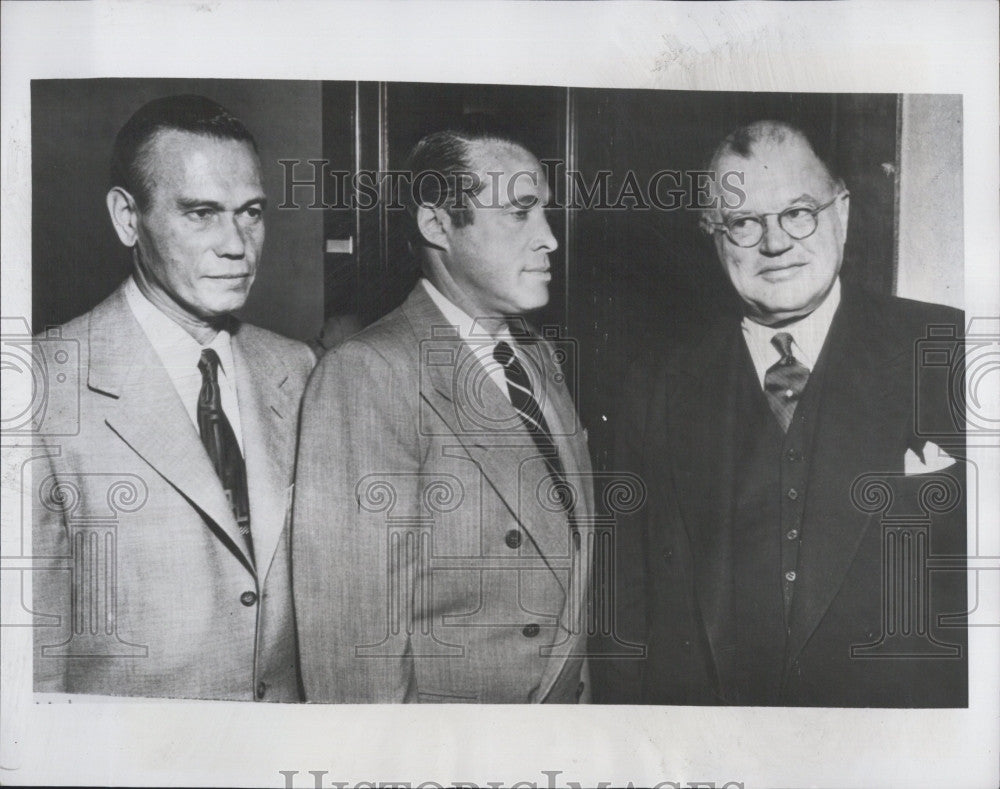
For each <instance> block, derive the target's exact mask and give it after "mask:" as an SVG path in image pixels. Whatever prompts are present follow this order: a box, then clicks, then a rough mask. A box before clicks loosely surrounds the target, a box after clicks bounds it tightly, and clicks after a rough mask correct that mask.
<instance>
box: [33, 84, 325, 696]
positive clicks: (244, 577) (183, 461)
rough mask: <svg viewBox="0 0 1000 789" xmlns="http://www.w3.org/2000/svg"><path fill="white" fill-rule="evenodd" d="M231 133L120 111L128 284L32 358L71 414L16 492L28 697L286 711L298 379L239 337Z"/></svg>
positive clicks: (282, 352)
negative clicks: (27, 624)
mask: <svg viewBox="0 0 1000 789" xmlns="http://www.w3.org/2000/svg"><path fill="white" fill-rule="evenodd" d="M265 202H266V200H265V195H264V187H263V179H262V177H261V171H260V162H259V160H258V156H257V150H256V143H255V142H254V140H253V138H252V137H251V135H250V132H249V131H247V129H246V127H245V126H244V125H243V124H242V123H241V122H240V121H239V120H238V119H237V118H235V117H233V116H232V115H231V114H230V113H229V112H227V111H226V110H225V109H224V108H222V107H220V106H219V105H218V104H215V103H214V102H212V101H210V100H208V99H206V98H203V97H201V96H168V97H166V98H162V99H157V100H155V101H152V102H149V103H148V104H146V105H145V106H143V107H142V108H140V109H139V110H138V111H137V112H136V113H135V114H134V115H133V116H132V118H131V119H130V120H129V121H128V122H127V123H126V124H125V125H124V126H123V127H122V129H121V131H120V132H119V133H118V137H117V139H116V141H115V149H114V155H113V162H112V183H111V189H110V190H109V192H108V194H107V206H108V211H109V213H110V215H111V221H112V224H113V225H114V229H115V231H116V233H117V235H118V237H119V239H120V240H121V242H122V243H123V244H124V245H125V246H127V247H129V248H130V249H131V250H132V257H133V267H132V272H131V275H130V276H129V277H128V279H127V280H126V281H125V282H124V283H123V284H122V285H121V286H120V287H119V288H118V289H117V290H116V291H115V292H114V293H112V294H111V296H109V297H108V298H107V299H106V300H105V301H104V302H102V303H101V304H99V305H98V306H97V307H95V308H94V309H93V310H91V311H90V312H88V313H86V314H84V315H81V316H80V317H78V318H76V319H74V320H72V321H70V322H69V323H68V324H66V325H65V326H63V327H61V330H60V331H59V341H58V342H52V339H53V335H52V333H51V332H49V333H48V336H47V337H46V338H44V339H45V341H42V342H38V343H37V344H36V350H37V353H38V354H39V355H40V362H43V369H48V370H52V371H56V370H59V369H61V368H60V363H62V362H64V361H65V358H61V357H60V354H63V355H64V357H66V358H69V356H70V355H68V354H66V350H65V349H66V347H67V346H68V345H72V346H73V347H74V348H76V349H78V356H72V358H78V359H79V364H80V368H79V370H77V371H74V374H73V376H72V377H71V378H70V380H79V391H78V392H77V393H75V394H76V397H75V398H74V399H73V403H72V404H73V405H74V406H75V407H74V408H66V409H61V410H50V411H49V412H47V413H46V414H45V420H46V423H45V424H46V430H45V435H44V436H43V440H44V442H45V445H46V446H47V447H48V449H49V450H50V451H49V453H48V456H47V457H46V458H45V459H44V460H43V461H42V462H43V463H44V464H45V465H44V467H43V466H41V465H39V466H38V467H36V468H35V470H34V474H33V484H34V490H35V499H34V502H33V508H32V510H33V514H34V531H33V535H34V537H33V550H34V553H35V555H36V556H37V557H38V563H39V565H42V564H45V563H48V562H51V563H52V565H53V568H52V569H49V570H43V569H39V570H37V571H36V572H35V573H34V588H33V610H34V612H35V616H36V627H35V656H34V672H35V689H36V690H40V691H58V692H64V693H90V694H109V695H128V696H169V697H189V698H191V697H193V698H206V699H245V700H268V701H295V700H298V698H299V686H298V674H297V655H296V645H295V628H294V622H293V617H292V604H291V582H290V579H289V565H288V546H287V540H288V528H287V515H288V512H289V509H290V502H291V484H292V470H293V464H294V458H295V429H296V422H297V418H298V409H299V400H300V397H301V394H302V390H303V388H304V387H305V382H306V377H307V376H308V374H309V371H310V369H311V368H312V364H313V361H314V357H313V355H312V353H311V351H309V349H308V348H307V347H306V346H305V345H304V344H303V343H299V342H295V341H293V340H289V339H286V338H284V337H280V336H279V335H277V334H274V333H272V332H269V331H266V330H264V329H260V328H257V327H255V326H251V325H249V324H246V323H241V322H240V321H238V320H236V319H235V318H234V317H233V315H232V313H233V311H235V310H238V309H239V308H240V307H242V306H243V304H244V302H245V301H246V299H247V296H248V294H249V292H250V288H251V286H252V285H253V281H254V278H255V276H256V273H257V266H258V263H259V259H260V253H261V249H262V246H263V243H264V216H263V215H264V206H265Z"/></svg>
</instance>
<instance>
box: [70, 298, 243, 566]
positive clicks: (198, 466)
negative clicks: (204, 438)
mask: <svg viewBox="0 0 1000 789" xmlns="http://www.w3.org/2000/svg"><path fill="white" fill-rule="evenodd" d="M89 345H90V363H89V371H88V385H89V386H90V388H91V389H94V390H96V391H100V392H103V393H104V394H106V395H109V396H111V397H114V398H116V400H117V403H116V404H115V406H114V407H113V408H111V409H110V410H109V412H108V415H107V417H106V419H105V421H106V423H107V425H108V427H110V428H111V429H112V430H113V431H114V432H115V433H117V434H118V436H119V437H120V438H121V439H122V440H123V441H124V442H125V443H126V444H128V445H129V446H130V447H131V448H132V449H133V450H134V451H135V452H136V454H138V455H139V456H140V457H142V458H143V460H145V461H146V462H147V463H148V464H149V465H150V466H151V467H152V468H153V469H154V470H155V471H156V472H157V473H158V474H160V475H161V476H162V477H163V478H164V479H166V480H167V481H168V482H169V483H170V484H171V485H173V486H174V487H175V488H176V489H177V490H178V491H179V492H180V493H181V494H182V495H183V496H184V497H185V498H187V499H188V500H189V501H191V503H192V504H194V506H195V507H197V508H198V509H199V510H201V512H202V513H203V514H204V515H205V516H207V518H208V519H209V521H210V523H211V525H212V527H213V529H214V530H215V531H216V533H217V534H218V535H219V536H220V537H221V538H222V539H223V540H224V541H225V542H226V543H227V545H228V546H229V548H230V550H232V551H233V553H235V554H236V555H237V556H238V557H239V558H240V560H241V561H243V563H244V564H245V565H247V567H250V562H249V559H248V557H247V556H246V554H245V553H244V550H243V539H242V537H241V536H240V535H239V531H238V529H237V526H236V520H235V518H234V517H233V513H232V510H231V509H230V507H229V503H228V501H227V500H226V496H225V493H224V492H223V490H222V485H221V484H220V482H219V478H218V476H217V475H216V473H215V469H214V468H213V467H212V465H211V462H210V461H209V459H208V455H207V454H206V453H205V449H204V447H203V446H202V444H201V438H200V437H199V436H198V432H197V430H196V429H195V426H194V424H193V423H192V421H191V417H190V416H189V415H188V412H187V410H186V409H185V407H184V405H183V404H182V403H181V401H180V398H179V397H178V395H177V390H176V389H175V388H174V385H173V383H172V382H171V380H170V378H169V376H168V375H167V374H166V372H165V371H164V369H163V365H162V363H161V361H160V358H159V356H158V355H157V353H156V350H155V349H154V348H153V346H152V345H151V344H150V342H149V340H148V338H147V337H146V335H145V333H144V332H143V330H142V327H141V326H140V325H139V323H138V321H136V319H135V317H134V316H133V315H132V311H131V309H129V306H128V303H127V301H126V299H125V294H124V289H123V288H119V290H118V291H116V292H115V293H114V294H112V296H111V297H110V298H109V299H108V300H107V301H105V302H104V303H102V304H101V305H99V306H98V307H97V308H96V309H95V310H94V313H93V314H92V316H91V319H90V342H89ZM163 527H164V528H169V527H170V524H164V525H163Z"/></svg>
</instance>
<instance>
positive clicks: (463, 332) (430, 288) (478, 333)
mask: <svg viewBox="0 0 1000 789" xmlns="http://www.w3.org/2000/svg"><path fill="white" fill-rule="evenodd" d="M420 284H421V285H423V286H424V290H426V291H427V295H428V296H430V297H431V301H433V302H434V304H435V306H436V307H437V308H438V309H439V310H441V313H442V314H443V315H444V317H445V319H446V320H447V321H448V323H449V324H451V325H452V326H455V327H457V328H458V336H459V337H461V338H462V339H463V340H465V341H466V342H468V341H469V340H472V341H473V342H475V343H477V344H478V343H482V342H486V341H493V344H494V345H495V344H496V343H497V342H499V341H500V340H506V341H507V342H508V343H510V342H513V337H512V336H511V333H510V329H509V328H508V327H507V326H506V324H505V325H504V326H503V327H502V328H501V329H500V331H499V332H498V333H497V334H496V335H492V334H490V332H489V331H487V329H486V328H485V327H484V326H483V325H482V324H481V323H480V322H479V321H478V320H475V319H473V318H471V317H469V315H468V314H467V313H466V312H465V310H463V309H462V308H461V307H458V306H457V305H455V303H454V302H452V301H451V300H450V299H449V298H448V297H447V296H445V295H444V294H443V293H442V292H441V291H440V290H438V289H437V287H436V286H435V285H434V283H433V282H431V281H430V280H429V279H427V278H426V277H421V278H420Z"/></svg>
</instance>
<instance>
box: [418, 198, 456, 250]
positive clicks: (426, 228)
mask: <svg viewBox="0 0 1000 789" xmlns="http://www.w3.org/2000/svg"><path fill="white" fill-rule="evenodd" d="M417 228H418V229H419V230H420V235H421V236H423V238H424V241H426V242H427V243H428V244H430V245H431V246H432V247H437V248H438V249H448V246H449V243H448V236H449V235H450V234H451V228H452V223H451V217H450V216H448V212H447V211H445V210H444V209H442V208H433V207H431V206H427V205H422V206H418V207H417Z"/></svg>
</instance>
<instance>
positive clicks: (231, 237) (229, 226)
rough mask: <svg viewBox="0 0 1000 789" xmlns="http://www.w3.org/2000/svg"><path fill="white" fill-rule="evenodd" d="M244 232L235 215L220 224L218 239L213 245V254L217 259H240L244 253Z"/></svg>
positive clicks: (225, 218)
mask: <svg viewBox="0 0 1000 789" xmlns="http://www.w3.org/2000/svg"><path fill="white" fill-rule="evenodd" d="M245 234H246V230H245V229H244V228H243V227H242V226H241V225H240V221H239V218H238V217H237V216H235V215H233V216H230V217H226V216H224V218H223V219H222V221H221V222H220V228H219V238H218V241H217V242H216V244H215V254H217V255H218V256H219V257H226V258H241V257H243V255H244V254H245V253H246V249H247V242H246V236H245Z"/></svg>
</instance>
